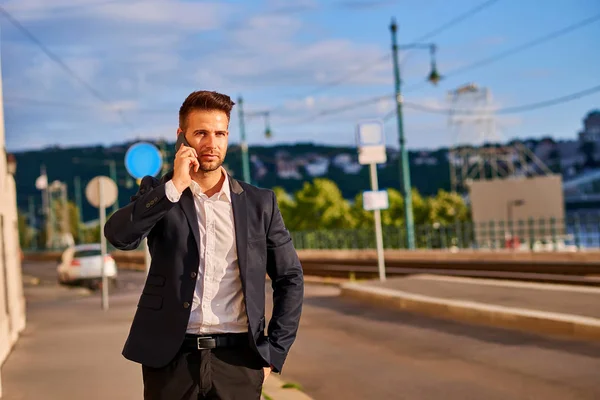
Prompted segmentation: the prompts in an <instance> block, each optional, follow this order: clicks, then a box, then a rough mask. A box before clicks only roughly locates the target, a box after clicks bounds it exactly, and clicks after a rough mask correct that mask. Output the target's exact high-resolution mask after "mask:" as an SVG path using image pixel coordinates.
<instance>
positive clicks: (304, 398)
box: [261, 374, 312, 400]
mask: <svg viewBox="0 0 600 400" xmlns="http://www.w3.org/2000/svg"><path fill="white" fill-rule="evenodd" d="M285 384H286V383H285V382H284V381H283V380H282V379H281V378H279V377H278V376H276V375H275V374H271V375H269V377H268V378H267V380H266V382H265V384H264V385H263V395H262V397H261V400H312V397H309V396H308V395H307V394H306V393H304V392H302V391H301V390H299V389H296V388H284V387H283V386H284V385H285Z"/></svg>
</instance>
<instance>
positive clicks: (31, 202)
mask: <svg viewBox="0 0 600 400" xmlns="http://www.w3.org/2000/svg"><path fill="white" fill-rule="evenodd" d="M28 200H29V202H28V203H29V204H28V206H29V226H30V227H31V232H35V230H36V227H35V226H36V225H37V224H36V218H35V198H34V197H33V196H29V198H28ZM37 239H38V236H37V235H36V234H35V233H34V234H33V238H32V239H31V250H37Z"/></svg>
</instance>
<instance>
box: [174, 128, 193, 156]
mask: <svg viewBox="0 0 600 400" xmlns="http://www.w3.org/2000/svg"><path fill="white" fill-rule="evenodd" d="M181 145H184V146H187V147H192V146H190V144H189V143H188V141H187V139H186V138H185V134H184V133H183V132H181V133H180V134H178V135H177V142H175V151H179V148H180V147H181Z"/></svg>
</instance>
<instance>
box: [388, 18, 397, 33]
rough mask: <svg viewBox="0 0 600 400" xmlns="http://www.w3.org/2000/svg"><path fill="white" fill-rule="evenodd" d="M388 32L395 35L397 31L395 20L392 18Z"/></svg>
mask: <svg viewBox="0 0 600 400" xmlns="http://www.w3.org/2000/svg"><path fill="white" fill-rule="evenodd" d="M390 30H391V31H392V33H396V31H397V30H398V25H397V24H396V18H392V23H391V25H390Z"/></svg>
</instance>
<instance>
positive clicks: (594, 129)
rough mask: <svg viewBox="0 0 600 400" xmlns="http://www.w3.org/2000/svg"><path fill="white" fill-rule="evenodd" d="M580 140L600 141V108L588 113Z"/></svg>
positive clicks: (580, 133)
mask: <svg viewBox="0 0 600 400" xmlns="http://www.w3.org/2000/svg"><path fill="white" fill-rule="evenodd" d="M579 141H580V142H600V110H594V111H591V112H589V113H588V115H587V116H586V117H585V118H584V120H583V130H582V131H581V132H579Z"/></svg>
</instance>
